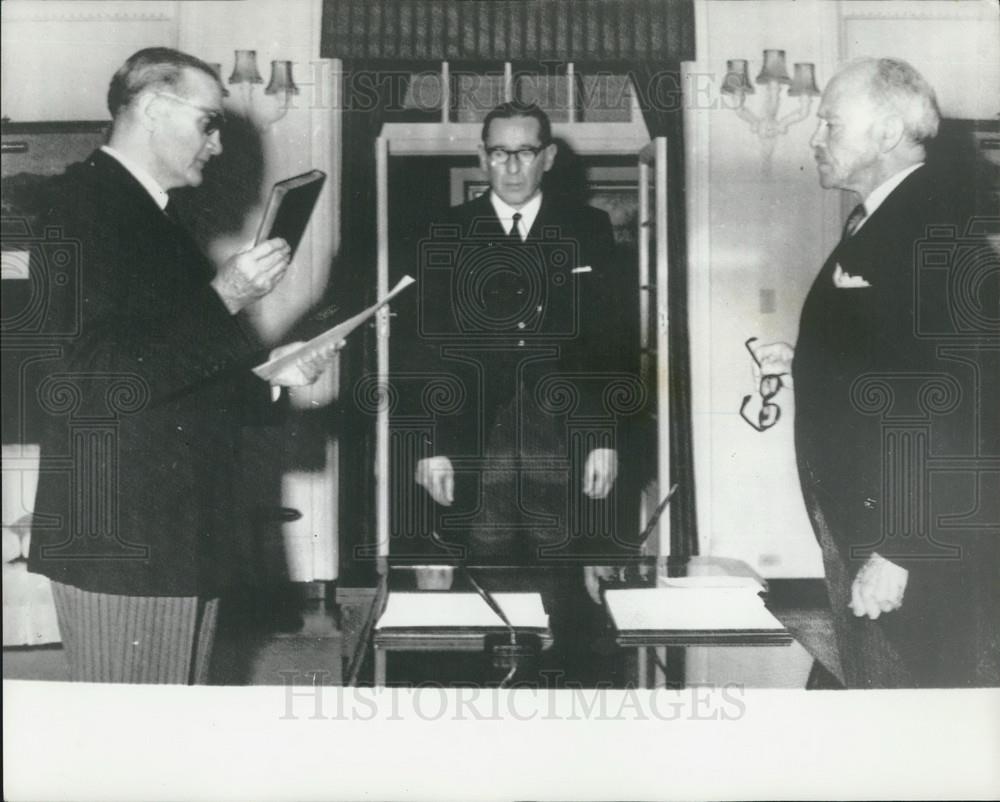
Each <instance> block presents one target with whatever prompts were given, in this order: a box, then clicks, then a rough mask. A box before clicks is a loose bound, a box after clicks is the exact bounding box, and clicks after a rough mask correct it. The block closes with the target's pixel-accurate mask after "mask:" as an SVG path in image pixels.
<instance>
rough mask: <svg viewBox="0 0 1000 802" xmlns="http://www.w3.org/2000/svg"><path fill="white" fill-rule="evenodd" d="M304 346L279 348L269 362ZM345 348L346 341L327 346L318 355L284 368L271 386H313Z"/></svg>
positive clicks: (272, 380)
mask: <svg viewBox="0 0 1000 802" xmlns="http://www.w3.org/2000/svg"><path fill="white" fill-rule="evenodd" d="M303 345H304V343H300V342H298V343H289V344H288V345H282V346H279V347H278V348H275V349H274V350H273V351H271V353H270V356H269V357H268V361H270V360H272V359H281V357H283V356H285V355H286V354H290V353H291V352H292V351H295V350H296V349H297V348H301V347H302V346H303ZM343 347H344V341H343V340H341V341H340V342H339V343H334V344H333V345H327V346H325V347H324V348H322V349H321V350H319V351H318V352H317V353H315V354H310V355H309V356H308V357H301V358H299V359H296V360H295V361H294V362H293V363H292V364H291V365H289V366H288V367H286V368H282V369H281V370H280V371H278V372H277V373H276V374H275V375H274V376H272V377H271V384H274V385H278V386H281V387H305V386H306V385H307V384H313V383H314V382H315V381H316V380H317V379H318V378H319V377H320V376H322V375H323V371H325V370H326V369H327V368H328V367H330V365H331V364H332V363H333V357H334V355H335V354H336V353H337V351H339V350H340V349H341V348H343Z"/></svg>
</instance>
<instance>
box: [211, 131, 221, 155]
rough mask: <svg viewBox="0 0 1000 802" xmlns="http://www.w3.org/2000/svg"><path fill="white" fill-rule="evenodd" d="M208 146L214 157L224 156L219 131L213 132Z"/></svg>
mask: <svg viewBox="0 0 1000 802" xmlns="http://www.w3.org/2000/svg"><path fill="white" fill-rule="evenodd" d="M208 144H209V147H210V148H211V150H212V154H213V155H214V156H219V155H221V154H222V134H221V133H220V132H219V131H212V134H211V136H209V138H208Z"/></svg>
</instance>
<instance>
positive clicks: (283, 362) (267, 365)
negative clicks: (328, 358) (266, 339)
mask: <svg viewBox="0 0 1000 802" xmlns="http://www.w3.org/2000/svg"><path fill="white" fill-rule="evenodd" d="M415 281H416V279H415V278H413V276H403V277H402V278H401V279H400V280H399V281H398V282H396V286H395V287H393V288H392V289H391V290H390V291H389V293H388V294H387V295H386V296H385V297H384V298H381V299H379V300H378V301H377V302H376V303H374V304H372V305H371V306H369V307H368V308H367V309H365V310H364V311H363V312H359V313H358V314H356V315H355V316H354V317H352V318H348V319H347V320H345V321H344V322H343V323H338V324H337V325H336V326H334V327H333V328H332V329H327V330H326V331H324V332H323V333H322V334H320V335H318V336H317V337H313V338H312V339H311V340H309V341H308V342H305V343H303V344H302V347H301V348H297V349H296V350H294V351H292V353H290V354H285V355H284V356H283V357H281V358H280V359H269V360H268V361H267V362H264V363H263V364H261V365H258V366H257V367H255V368H254V369H253V372H254V373H255V374H256V375H257V376H259V377H260V378H262V379H264V381H270V380H271V379H272V378H274V376H276V375H277V374H278V373H279V372H280V371H282V370H283V369H284V368H286V367H288V366H289V365H291V364H292V363H294V362H295V361H296V360H297V359H301V358H302V357H304V356H310V355H311V354H313V353H315V352H317V351H319V350H321V349H322V348H325V347H326V346H328V345H334V344H336V343H339V342H340V341H341V340H343V339H346V337H347V335H348V334H350V333H351V332H352V331H354V330H355V329H356V328H357V327H358V326H360V325H361V324H362V323H364V322H365V321H366V320H368V319H369V318H371V317H372V316H373V315H374V314H375V313H376V312H377V311H378V310H379V309H381V308H382V307H383V306H385V305H386V304H387V303H389V301H391V300H392V299H393V298H395V297H396V296H397V295H399V293H401V292H402V291H403V290H405V289H406V288H407V287H409V286H410V285H411V284H413V283H414V282H415Z"/></svg>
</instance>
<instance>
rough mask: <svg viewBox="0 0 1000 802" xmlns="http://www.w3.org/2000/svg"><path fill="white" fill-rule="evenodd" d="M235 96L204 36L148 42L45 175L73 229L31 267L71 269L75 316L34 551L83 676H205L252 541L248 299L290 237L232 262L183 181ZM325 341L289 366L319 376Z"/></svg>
mask: <svg viewBox="0 0 1000 802" xmlns="http://www.w3.org/2000/svg"><path fill="white" fill-rule="evenodd" d="M222 96H223V88H222V85H221V84H220V82H219V79H218V77H217V76H216V74H215V73H214V72H213V70H212V68H211V67H210V66H209V65H208V64H206V63H205V62H203V61H201V60H199V59H197V58H194V57H193V56H190V55H187V54H185V53H181V52H178V51H176V50H171V49H169V48H149V49H145V50H141V51H139V52H137V53H135V54H134V55H132V56H131V57H130V58H129V59H128V60H127V61H126V62H125V64H124V65H123V66H122V67H121V68H120V69H119V70H118V72H117V73H116V74H115V76H114V77H113V79H112V81H111V85H110V88H109V90H108V108H109V110H110V112H111V116H112V126H111V133H110V137H109V140H108V144H107V145H106V146H104V147H102V148H100V149H99V150H98V151H96V152H95V153H94V154H93V155H92V156H91V157H90V158H89V159H88V160H87V161H85V162H83V163H80V164H76V165H72V166H71V167H70V168H69V169H68V170H67V171H66V173H65V175H63V176H60V177H59V178H57V179H55V180H54V182H53V184H52V185H51V186H50V187H49V188H48V191H47V196H46V197H47V200H48V203H47V209H46V210H45V212H44V213H43V216H44V219H43V225H42V227H41V231H40V232H38V233H39V235H41V233H42V232H43V231H44V232H45V236H46V237H47V236H49V234H48V232H50V231H58V232H59V236H60V237H61V240H62V241H64V242H65V243H66V247H65V248H64V250H63V251H62V253H63V257H62V259H61V260H58V259H56V258H55V257H53V259H52V260H51V261H50V262H44V263H43V262H41V261H40V262H38V263H34V264H33V267H32V269H33V270H37V271H38V274H39V277H40V279H42V285H44V283H45V281H46V280H48V281H53V282H58V281H60V277H63V278H66V282H64V283H67V284H68V290H67V292H65V293H63V294H62V295H60V296H59V297H61V298H68V302H66V303H62V304H59V305H55V304H54V305H53V308H52V310H51V314H52V316H53V319H57V320H58V325H56V326H55V327H54V330H55V331H60V332H71V333H72V334H71V335H70V336H67V337H66V338H65V339H64V341H62V342H61V343H60V344H59V347H58V349H57V352H58V355H57V356H56V357H55V358H54V359H53V360H52V362H51V369H50V370H49V372H48V375H47V378H45V379H44V380H43V381H42V382H41V383H40V386H39V390H38V396H39V402H40V404H41V406H42V408H43V410H44V412H45V415H46V421H45V424H44V427H43V434H42V444H41V454H42V462H41V470H40V478H39V485H38V496H37V501H36V504H35V509H36V517H35V521H34V524H33V527H32V541H31V550H30V556H29V563H28V564H29V569H30V570H31V571H34V572H36V573H41V574H45V575H46V576H48V577H49V578H50V579H51V580H52V588H53V596H54V599H55V604H56V612H57V615H58V620H59V628H60V632H61V635H62V640H63V646H64V650H65V653H66V656H67V658H68V662H69V668H70V676H71V679H74V680H82V681H93V682H135V683H182V684H184V683H203V682H205V681H206V679H207V676H208V674H207V671H208V665H209V657H210V655H211V650H212V644H213V639H214V631H215V622H216V618H217V615H218V604H219V597H220V595H221V594H222V593H224V591H225V590H226V588H227V587H229V585H230V583H231V582H232V581H233V580H234V579H235V578H236V577H238V576H239V575H240V572H241V571H242V570H243V569H245V567H246V566H247V564H248V563H249V561H250V544H249V543H248V542H247V533H246V529H247V528H246V526H244V525H241V516H240V515H239V511H238V510H237V508H236V503H235V502H236V499H235V494H234V488H233V481H234V479H235V471H236V467H237V461H238V458H239V427H240V425H241V422H242V421H243V420H244V418H245V417H247V415H250V416H253V410H254V409H255V408H258V407H266V405H268V404H270V401H271V393H270V389H269V387H268V385H267V384H266V383H264V382H262V381H260V380H258V379H256V378H255V377H254V376H253V375H252V373H251V368H252V367H254V366H255V365H256V364H258V363H259V362H262V361H264V359H265V358H266V356H267V355H266V353H263V354H262V353H261V352H260V347H259V345H258V344H257V343H255V342H254V341H253V339H252V338H251V337H250V336H249V334H248V333H247V332H246V331H245V330H244V328H243V326H242V324H241V323H240V322H239V321H238V319H237V318H236V314H237V313H238V312H240V311H241V310H242V309H244V308H245V307H247V306H248V305H250V304H252V303H253V302H255V301H257V300H258V299H260V298H262V297H264V296H265V295H267V294H268V293H270V292H271V290H272V289H273V288H274V287H275V286H276V285H277V284H278V282H279V281H281V279H282V277H283V276H284V274H285V272H286V270H287V269H288V265H289V249H288V246H287V244H286V243H285V242H284V241H282V240H280V239H272V240H268V241H266V242H263V243H261V244H260V245H257V246H255V247H249V248H247V249H246V250H243V251H241V252H239V253H237V254H235V255H233V256H232V257H231V258H230V259H228V260H227V261H226V262H225V263H224V264H223V265H222V266H221V267H220V268H219V269H218V270H216V269H215V268H214V267H213V266H212V264H211V263H210V262H209V260H208V259H207V258H206V257H205V256H204V255H203V254H202V253H201V252H200V250H199V249H198V247H197V245H196V244H195V243H194V241H193V239H192V238H191V237H190V235H189V234H188V233H187V232H186V231H184V229H183V228H182V227H181V226H180V225H179V224H178V222H177V219H176V216H175V215H174V213H173V204H172V202H171V200H170V197H169V195H168V194H167V193H168V192H169V191H170V190H173V189H177V188H180V187H196V186H198V185H199V184H201V182H202V171H203V169H204V167H205V165H206V164H207V163H208V161H209V160H210V159H211V158H213V157H214V156H217V155H218V154H219V153H221V152H222V143H221V139H220V135H221V134H220V129H221V126H222V122H223V109H222ZM38 253H39V255H40V256H41V255H44V253H45V243H44V242H43V243H40V246H39V249H38ZM55 268H61V272H58V271H56V270H55ZM44 276H47V279H46V278H44ZM295 347H296V344H292V345H289V346H284V347H283V348H279V349H275V351H274V352H272V354H271V355H272V356H278V355H281V354H282V353H284V352H286V351H287V350H290V349H293V348H295ZM327 361H328V355H327V354H323V355H320V356H318V357H316V358H315V359H312V360H310V361H308V362H306V361H303V360H299V361H298V362H297V363H296V364H294V365H292V366H290V367H289V368H288V369H287V370H285V371H284V372H282V373H281V374H279V375H277V376H275V377H274V378H272V383H273V384H274V385H284V386H292V385H300V384H307V383H310V382H312V381H315V379H316V378H317V377H318V376H319V374H320V372H321V371H322V370H323V369H324V368H325V366H326V363H327ZM244 413H246V414H244ZM256 417H260V416H259V415H258V416H256Z"/></svg>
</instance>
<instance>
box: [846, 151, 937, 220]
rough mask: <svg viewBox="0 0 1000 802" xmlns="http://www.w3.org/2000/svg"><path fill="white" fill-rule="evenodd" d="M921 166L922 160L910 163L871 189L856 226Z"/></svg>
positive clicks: (866, 218) (869, 215) (922, 164)
mask: <svg viewBox="0 0 1000 802" xmlns="http://www.w3.org/2000/svg"><path fill="white" fill-rule="evenodd" d="M923 166H924V163H923V162H917V163H916V164H911V165H910V166H909V167H907V168H905V169H903V170H900V171H899V172H898V173H896V174H895V175H894V176H892V177H891V178H890V179H888V180H887V181H883V182H882V183H881V184H879V185H878V186H877V187H875V189H873V190H872V191H871V194H870V195H869V196H868V197H867V198H865V203H864V206H865V216H864V219H863V220H862V221H861V224H860V225H859V226H858V228H861V226H863V225H864V224H865V223H866V222H867V221H868V218H869V217H871V216H872V215H873V214H875V210H876V209H878V207H879V206H881V205H882V203H883V202H884V201H885V199H886V198H888V197H889V195H890V194H892V191H893V190H894V189H895V188H896V187H898V186H899V185H900V184H902V183H903V180H904V179H905V178H906V177H907V176H908V175H909V174H910V173H912V172H913V171H914V170H916V169H917V168H918V167H923ZM855 231H857V229H855Z"/></svg>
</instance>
